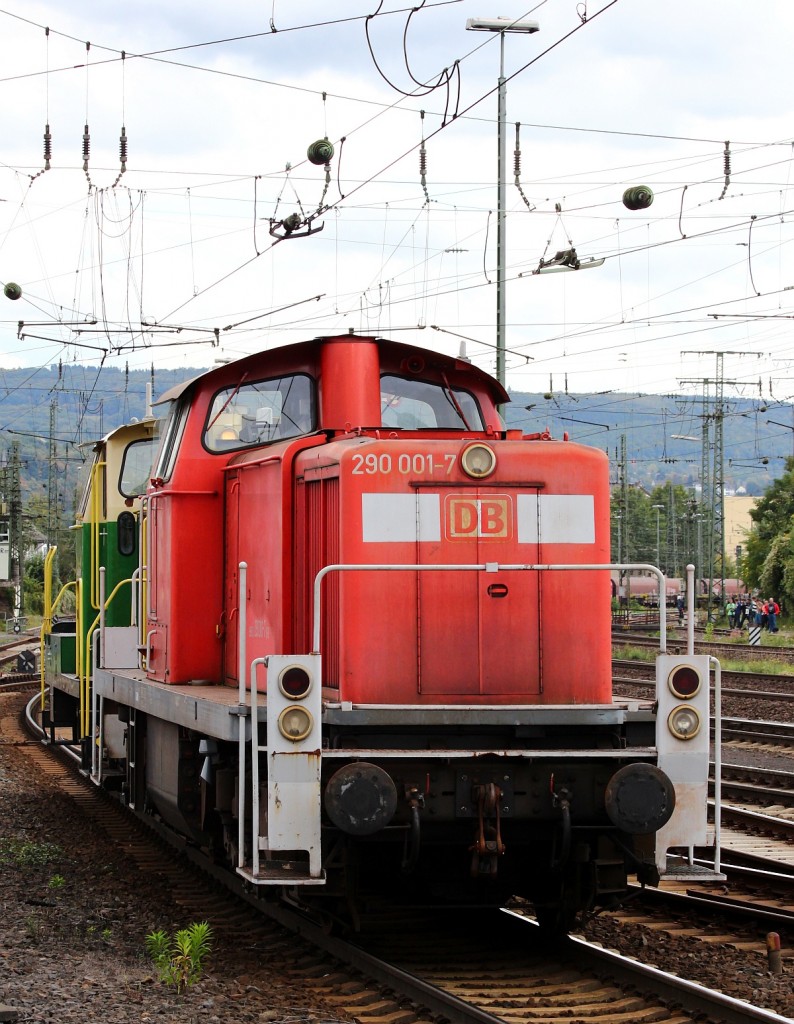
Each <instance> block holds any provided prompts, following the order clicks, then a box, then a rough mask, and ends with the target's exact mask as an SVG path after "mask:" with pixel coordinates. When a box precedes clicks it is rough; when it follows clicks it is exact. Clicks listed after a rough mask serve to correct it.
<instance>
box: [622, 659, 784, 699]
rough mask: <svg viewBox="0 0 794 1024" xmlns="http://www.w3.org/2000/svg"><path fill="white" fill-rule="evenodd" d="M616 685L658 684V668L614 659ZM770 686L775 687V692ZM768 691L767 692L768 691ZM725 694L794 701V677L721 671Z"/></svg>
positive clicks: (650, 663) (642, 662)
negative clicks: (656, 682) (656, 673)
mask: <svg viewBox="0 0 794 1024" xmlns="http://www.w3.org/2000/svg"><path fill="white" fill-rule="evenodd" d="M612 672H613V676H612V681H613V682H614V683H643V682H647V683H651V684H654V685H655V680H656V675H655V672H656V666H655V664H654V663H653V662H644V661H630V660H627V661H624V660H621V659H619V658H613V660H612ZM768 687H776V689H775V690H771V689H768ZM765 688H766V689H765ZM722 692H723V695H724V696H725V695H729V694H732V695H734V696H740V697H747V696H752V697H753V699H755V698H758V699H760V700H780V701H794V677H791V676H781V675H775V674H774V673H762V672H732V671H727V670H726V669H723V670H722Z"/></svg>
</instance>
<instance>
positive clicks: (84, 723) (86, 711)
mask: <svg viewBox="0 0 794 1024" xmlns="http://www.w3.org/2000/svg"><path fill="white" fill-rule="evenodd" d="M125 583H129V585H130V586H132V578H131V577H130V578H128V579H126V580H119V582H118V583H117V584H116V586H115V587H114V588H113V589H112V590H111V592H110V596H109V597H108V598H107V599H106V601H105V605H104V610H105V611H107V610H108V608H109V607H110V602H111V601H112V600H113V598H114V597H115V596H116V594H117V593H118V592H119V590H120V589H121V588H122V587H123V586H124V585H125ZM101 618H102V614H101V611H100V612H97V615H96V618H95V619H94V621H93V622H92V623H91V625H90V626H89V627H88V632H87V633H86V636H85V658H84V659H83V672H82V675H81V677H80V735H81V736H87V735H88V730H89V728H90V723H91V700H90V697H91V667H92V660H93V659H92V657H91V642H92V637H93V634H94V632H95V631H96V629H97V627H98V626H99V623H100V620H101Z"/></svg>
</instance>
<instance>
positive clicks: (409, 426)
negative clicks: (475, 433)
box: [380, 374, 484, 430]
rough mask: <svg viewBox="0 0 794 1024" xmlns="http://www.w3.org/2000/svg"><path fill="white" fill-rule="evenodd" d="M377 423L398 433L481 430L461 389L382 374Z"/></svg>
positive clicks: (474, 405)
mask: <svg viewBox="0 0 794 1024" xmlns="http://www.w3.org/2000/svg"><path fill="white" fill-rule="evenodd" d="M380 410H381V422H382V423H383V426H384V427H398V428H399V429H401V430H432V429H434V428H438V429H446V430H483V429H484V427H483V421H482V414H481V413H480V408H479V406H478V405H477V402H476V400H475V398H474V396H473V395H472V394H471V392H469V391H464V390H463V388H457V387H450V386H448V385H446V384H437V383H435V382H434V381H427V380H416V379H414V378H407V377H397V376H394V375H392V374H384V375H383V376H382V377H381V380H380Z"/></svg>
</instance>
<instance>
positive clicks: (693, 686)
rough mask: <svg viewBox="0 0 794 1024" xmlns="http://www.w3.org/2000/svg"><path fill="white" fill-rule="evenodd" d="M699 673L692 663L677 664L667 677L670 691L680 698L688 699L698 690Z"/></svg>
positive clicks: (699, 682)
mask: <svg viewBox="0 0 794 1024" xmlns="http://www.w3.org/2000/svg"><path fill="white" fill-rule="evenodd" d="M700 684H701V678H700V673H699V672H698V670H697V669H696V668H695V667H694V666H693V665H677V666H676V667H675V668H674V669H673V671H672V672H671V673H670V675H669V676H668V677H667V686H668V687H669V689H670V692H671V693H672V694H673V695H674V696H676V697H678V698H679V699H681V700H688V699H689V698H690V697H694V696H695V695H696V694H697V693H699V692H700Z"/></svg>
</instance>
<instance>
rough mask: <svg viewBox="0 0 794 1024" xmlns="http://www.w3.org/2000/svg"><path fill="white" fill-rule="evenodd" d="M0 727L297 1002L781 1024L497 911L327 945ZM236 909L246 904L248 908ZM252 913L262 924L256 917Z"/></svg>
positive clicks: (367, 1008) (390, 1012) (397, 1014)
mask: <svg viewBox="0 0 794 1024" xmlns="http://www.w3.org/2000/svg"><path fill="white" fill-rule="evenodd" d="M0 725H1V726H2V729H3V735H4V742H6V743H7V742H9V740H10V741H11V742H15V743H17V744H19V745H21V746H22V750H23V751H24V753H25V755H26V756H29V757H31V758H32V759H34V760H35V762H36V763H37V764H38V765H39V767H40V768H41V769H42V771H43V772H45V773H46V776H47V778H49V779H50V780H51V782H52V784H53V785H57V786H58V787H60V788H61V789H62V790H64V791H65V792H67V793H69V795H70V796H71V797H72V799H73V800H74V801H75V803H76V804H77V806H78V807H79V808H80V811H81V813H83V814H86V815H88V816H89V817H90V818H91V819H92V820H94V821H95V822H97V823H98V824H100V825H101V827H102V828H103V829H104V830H105V832H107V833H108V835H110V836H111V837H112V838H114V839H115V841H116V842H119V843H122V844H123V847H124V849H125V851H126V852H127V853H128V855H130V856H132V857H133V858H134V859H135V860H136V862H137V863H138V864H139V866H140V867H141V868H142V869H143V870H146V868H147V866H156V870H157V871H158V872H159V873H160V874H162V873H163V872H166V873H167V876H168V883H169V885H170V886H171V888H172V890H173V891H174V893H175V896H176V898H177V900H178V901H179V902H180V903H182V904H183V905H184V906H185V907H186V909H187V910H188V911H189V913H191V914H201V915H202V916H205V917H208V918H209V919H210V920H211V923H212V924H213V926H214V927H215V928H216V929H217V930H219V931H224V932H227V933H229V934H232V935H239V934H243V933H244V934H245V935H246V937H247V938H250V937H252V936H253V937H254V939H255V941H257V942H262V943H271V942H279V943H281V944H287V945H288V946H289V954H288V955H287V956H286V957H284V958H283V959H284V960H285V968H284V970H285V972H286V973H287V974H289V975H290V976H291V977H293V978H294V979H295V980H300V982H301V984H304V985H305V986H306V988H307V995H308V993H309V992H315V993H316V994H317V996H318V998H319V997H322V998H323V999H324V1000H325V1002H326V1003H328V1002H330V1003H331V1004H332V1005H334V1006H336V1007H338V1008H339V1010H340V1011H344V1012H346V1013H349V1014H352V1015H353V1016H355V1017H356V1018H357V1019H358V1020H360V1021H362V1022H365V1024H366V1022H369V1021H372V1022H374V1021H376V1020H378V1021H381V1022H386V1024H413V1022H416V1021H425V1020H429V1019H430V1018H438V1017H444V1018H445V1019H447V1020H451V1021H455V1022H458V1021H460V1022H465V1024H468V1022H469V1021H472V1022H473V1021H479V1022H480V1024H487V1022H490V1021H494V1020H496V1019H499V1020H505V1021H515V1020H529V1019H532V1020H541V1019H552V1018H554V1019H559V1018H563V1019H565V1018H567V1019H581V1018H582V1017H584V1016H586V1017H587V1018H588V1019H594V1018H597V1019H598V1020H599V1021H602V1022H608V1021H618V1020H621V1021H626V1020H654V1021H660V1022H671V1024H672V1022H676V1024H679V1022H681V1021H682V1020H685V1019H687V1018H686V1016H685V1015H682V1013H681V1012H680V1011H677V1010H676V1009H675V1004H678V1005H686V1006H687V1008H688V1010H690V1011H691V1012H700V1013H703V1014H705V1015H706V1016H705V1019H709V1020H728V1021H739V1020H744V1021H746V1020H767V1021H776V1020H780V1019H782V1018H778V1017H776V1016H775V1015H774V1014H768V1013H766V1012H764V1011H755V1010H752V1009H751V1008H749V1007H748V1006H747V1004H735V1003H734V1002H733V1001H732V1000H727V1001H726V1000H725V999H724V997H719V996H714V995H713V994H709V993H708V991H707V990H703V991H699V990H696V989H693V988H692V987H691V986H689V987H687V985H686V984H685V983H682V982H681V981H680V979H673V978H669V977H667V976H664V975H663V974H661V972H658V973H653V972H651V973H650V974H649V973H648V969H647V968H642V967H641V966H640V965H638V964H636V963H630V962H628V961H624V960H623V959H621V958H619V957H617V958H616V957H615V956H613V955H610V954H608V953H606V952H605V951H600V952H593V951H590V950H589V947H583V946H581V945H576V944H572V943H571V942H565V943H563V944H562V945H561V946H560V947H559V949H558V950H556V951H554V952H553V953H551V954H550V952H549V950H548V949H547V948H546V944H545V942H543V941H542V942H540V943H539V942H538V941H537V930H536V929H531V928H529V926H528V924H527V923H526V921H516V920H515V919H511V918H510V916H508V915H503V914H502V915H500V914H493V913H492V914H490V915H484V916H473V915H471V914H469V913H466V914H465V915H464V916H463V917H461V916H460V915H457V916H455V917H450V916H449V915H442V914H440V913H438V912H434V911H433V910H432V908H424V909H423V910H422V911H421V912H420V911H418V910H416V909H413V910H411V909H410V908H402V909H401V910H400V911H399V912H397V914H396V916H395V911H394V909H393V908H392V909H391V910H390V911H389V912H388V913H386V914H385V916H384V917H383V920H382V922H381V927H380V929H379V931H376V932H372V933H370V934H368V935H367V940H366V944H367V951H364V950H363V949H362V948H361V947H360V946H356V945H355V944H351V943H350V942H345V941H343V940H340V939H337V938H335V937H333V936H329V935H328V934H327V933H326V931H325V930H324V929H323V928H322V927H319V926H318V925H317V924H316V923H314V922H311V921H308V920H307V919H306V918H305V917H302V916H301V915H299V914H296V913H295V912H294V910H292V909H290V908H289V907H286V906H284V905H283V904H278V905H267V906H265V905H263V901H262V900H261V899H260V898H258V897H257V896H256V894H253V893H251V892H248V891H246V890H245V888H244V887H243V885H242V883H240V885H239V886H237V889H238V892H237V895H238V897H240V898H238V899H233V898H232V897H231V896H230V894H229V892H228V891H226V890H221V889H220V888H219V887H218V886H216V885H215V884H214V879H213V876H217V875H218V874H219V873H218V872H217V870H216V869H213V868H212V867H211V866H210V865H206V864H203V865H202V874H201V875H200V876H199V875H196V874H195V872H192V873H191V872H188V871H187V869H186V867H185V865H184V862H183V861H182V860H180V859H178V858H177V857H176V855H174V856H173V857H165V856H164V854H163V848H162V845H161V844H160V843H158V842H157V841H156V840H154V839H153V838H152V836H151V835H150V834H149V831H148V830H147V829H145V828H143V827H142V826H141V825H139V823H137V821H133V820H132V819H131V817H130V815H129V813H128V812H126V811H125V810H124V809H123V808H121V807H120V806H119V805H118V804H116V803H115V801H112V800H110V799H109V798H107V797H105V798H103V797H102V795H101V793H100V791H98V790H97V789H96V787H94V786H93V785H91V784H90V783H88V782H87V781H86V780H85V779H84V778H83V777H82V776H80V774H79V773H77V772H75V770H74V769H73V768H68V767H66V766H65V765H64V763H63V760H62V759H61V758H58V757H56V756H55V752H54V751H53V750H52V749H51V748H48V747H46V746H44V745H42V744H41V743H38V742H32V741H30V740H28V739H25V738H24V737H23V736H22V735H20V734H19V733H17V735H16V736H15V737H14V738H11V737H10V736H9V724H8V718H5V719H4V720H3V721H2V723H0ZM193 853H194V859H197V855H196V853H195V851H193ZM243 901H247V904H250V905H252V906H251V907H250V909H249V906H247V905H246V904H245V903H244V902H243ZM263 910H264V911H265V912H266V913H267V914H268V915H269V916H270V918H271V919H270V920H266V919H265V918H263V916H262V911H263ZM428 910H430V913H428ZM273 920H278V921H279V922H280V923H282V924H284V925H285V926H287V927H289V928H290V929H291V930H292V931H293V932H294V933H296V934H297V935H298V936H300V939H301V942H300V944H299V946H298V947H295V945H294V944H295V943H296V942H297V941H298V940H296V939H294V938H291V939H286V938H285V936H284V934H283V933H280V934H277V933H274V931H273V928H274V925H273ZM518 928H520V929H521V930H520V931H518V930H517V929H518ZM306 943H308V944H309V945H306ZM400 944H402V952H400V948H399V947H400ZM593 958H595V959H593ZM287 964H290V965H293V966H291V967H290V966H287ZM351 972H352V973H351ZM359 972H360V973H359ZM362 975H363V976H362ZM669 986H672V987H669ZM660 993H661V995H660ZM715 1000H716V1001H715ZM664 1003H667V1004H668V1005H667V1006H665V1005H663V1004H664Z"/></svg>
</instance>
